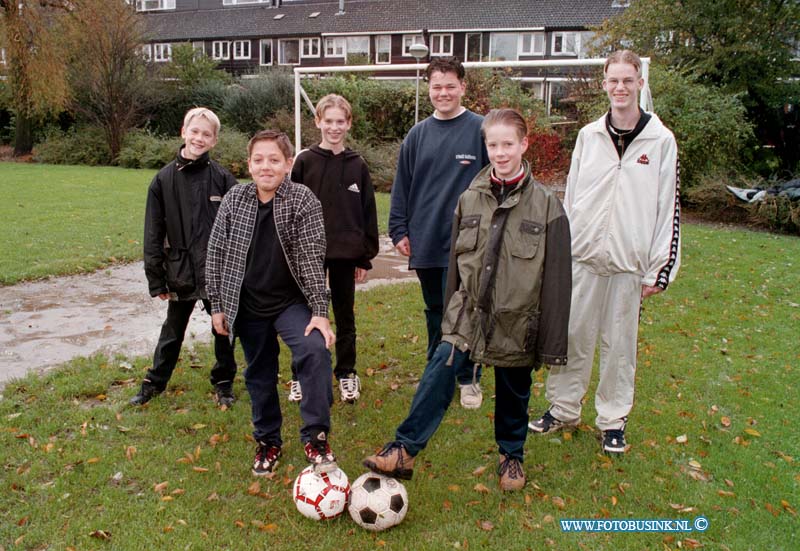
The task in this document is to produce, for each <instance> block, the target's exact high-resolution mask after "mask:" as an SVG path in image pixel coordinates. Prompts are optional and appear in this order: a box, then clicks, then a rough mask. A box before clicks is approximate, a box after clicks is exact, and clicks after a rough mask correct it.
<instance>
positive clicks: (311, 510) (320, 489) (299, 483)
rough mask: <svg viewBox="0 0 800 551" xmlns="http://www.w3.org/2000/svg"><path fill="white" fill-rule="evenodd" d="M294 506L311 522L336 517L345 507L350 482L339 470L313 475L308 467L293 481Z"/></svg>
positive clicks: (310, 467)
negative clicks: (311, 520)
mask: <svg viewBox="0 0 800 551" xmlns="http://www.w3.org/2000/svg"><path fill="white" fill-rule="evenodd" d="M293 495H294V504H295V505H296V506H297V510H298V511H300V512H301V513H302V514H303V515H304V516H307V517H308V518H310V519H313V520H327V519H331V518H335V517H338V516H339V515H341V514H342V513H343V512H344V509H345V507H347V499H348V498H349V496H350V481H349V480H348V479H347V475H346V474H344V471H343V470H341V469H336V470H335V471H333V472H330V473H319V474H317V473H315V472H314V467H312V466H310V465H309V466H308V467H306V468H305V469H303V471H302V472H301V473H300V474H299V475H297V478H296V479H295V481H294V491H293Z"/></svg>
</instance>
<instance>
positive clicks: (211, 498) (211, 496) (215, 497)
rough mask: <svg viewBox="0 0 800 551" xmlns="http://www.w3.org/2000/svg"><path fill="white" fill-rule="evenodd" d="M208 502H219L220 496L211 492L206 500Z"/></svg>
mask: <svg viewBox="0 0 800 551" xmlns="http://www.w3.org/2000/svg"><path fill="white" fill-rule="evenodd" d="M206 501H219V494H217V492H211V493H210V494H209V496H208V497H207V498H206Z"/></svg>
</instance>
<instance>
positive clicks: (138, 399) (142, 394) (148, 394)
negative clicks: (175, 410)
mask: <svg viewBox="0 0 800 551" xmlns="http://www.w3.org/2000/svg"><path fill="white" fill-rule="evenodd" d="M162 392H164V389H163V388H158V387H156V386H155V385H153V384H151V383H150V382H149V381H146V380H145V381H142V388H141V389H139V393H138V394H137V395H136V396H134V397H133V398H131V399H130V400H129V401H128V403H129V404H130V405H132V406H143V405H145V404H146V403H147V402H149V401H150V400H152V399H153V398H155V397H156V396H158V395H159V394H161V393H162Z"/></svg>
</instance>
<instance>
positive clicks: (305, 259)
mask: <svg viewBox="0 0 800 551" xmlns="http://www.w3.org/2000/svg"><path fill="white" fill-rule="evenodd" d="M273 200H274V201H275V204H274V209H275V210H274V216H275V228H276V229H277V233H278V240H279V241H280V243H281V247H282V248H283V252H284V254H285V255H286V259H287V261H288V264H289V270H290V271H291V272H292V276H294V279H295V281H296V282H297V285H298V287H300V290H301V291H302V292H303V295H305V297H306V300H307V301H308V305H309V307H310V308H311V315H312V316H321V317H325V318H327V317H328V294H327V291H326V289H325V272H324V268H323V264H324V261H325V225H324V222H323V219H322V207H321V206H320V203H319V201H318V200H317V198H316V197H315V196H314V194H313V193H312V192H311V190H309V189H308V188H307V187H306V186H301V185H297V184H294V183H292V182H291V181H290V180H289V178H288V177H286V178H285V179H284V180H283V182H281V184H280V186H279V187H278V189H277V190H276V191H275V198H274V199H273ZM257 216H258V196H257V195H256V185H255V184H254V183H252V182H251V183H249V184H239V185H237V186H235V187H234V188H233V189H231V190H230V191H229V192H228V193H227V194H226V195H225V198H224V199H223V200H222V204H221V205H220V207H219V212H218V213H217V218H216V221H215V222H214V227H213V228H212V230H211V237H210V238H209V240H208V256H207V258H206V291H207V292H208V299H209V300H210V301H211V312H212V313H213V314H216V313H219V312H223V313H224V314H225V317H226V319H227V321H228V325H229V327H233V326H234V323H235V321H236V314H237V312H238V311H239V293H240V291H241V288H242V281H243V280H244V272H245V267H246V263H247V251H248V250H249V248H250V241H251V239H252V237H253V229H254V227H255V223H256V217H257ZM232 334H233V333H232V332H231V335H232Z"/></svg>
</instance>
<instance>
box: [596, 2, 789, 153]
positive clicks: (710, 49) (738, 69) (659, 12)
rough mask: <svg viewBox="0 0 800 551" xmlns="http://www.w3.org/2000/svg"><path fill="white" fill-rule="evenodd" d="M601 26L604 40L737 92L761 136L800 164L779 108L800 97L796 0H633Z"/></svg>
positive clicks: (727, 90)
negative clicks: (626, 7) (617, 14)
mask: <svg viewBox="0 0 800 551" xmlns="http://www.w3.org/2000/svg"><path fill="white" fill-rule="evenodd" d="M600 30H601V32H602V33H603V34H605V35H606V37H607V42H606V44H605V45H606V46H612V47H616V46H618V45H619V44H625V45H626V46H629V47H630V48H631V49H633V50H635V51H636V52H637V53H639V54H640V55H648V56H652V57H654V58H656V59H658V60H659V61H661V62H662V64H663V65H665V66H669V67H673V68H676V69H678V70H680V71H681V72H682V73H684V74H691V75H694V76H696V77H697V79H698V81H699V82H701V83H704V84H710V85H714V86H718V87H720V88H721V89H722V90H724V91H725V92H727V93H733V94H742V96H741V97H742V101H743V103H744V104H745V106H746V107H747V110H748V116H749V119H750V120H751V121H752V122H753V123H754V124H755V126H756V131H757V134H758V137H759V139H760V141H761V142H768V143H772V144H774V145H775V146H776V147H777V148H778V152H779V154H780V155H781V157H782V158H783V160H784V163H785V166H786V167H792V166H795V165H796V164H797V161H798V148H797V140H798V135H797V129H796V128H795V129H794V130H792V125H791V122H790V121H789V120H788V119H787V118H786V117H783V116H782V115H781V114H780V112H781V109H782V108H783V106H784V105H785V104H787V103H795V104H797V102H798V99H799V96H800V94H798V91H800V86H798V84H797V82H794V84H792V82H793V80H792V79H793V77H796V76H797V74H798V71H800V64H798V62H797V60H796V57H797V48H798V45H799V44H800V2H798V0H714V1H713V2H710V1H708V0H636V1H634V2H631V6H630V7H629V8H628V9H627V10H625V12H624V13H623V14H622V15H620V16H619V17H616V18H612V19H609V20H607V21H606V22H605V23H604V24H603V25H602V26H601V28H600ZM792 132H794V135H793V137H792V134H791V133H792Z"/></svg>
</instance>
